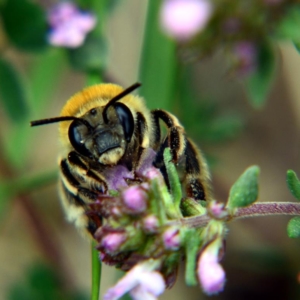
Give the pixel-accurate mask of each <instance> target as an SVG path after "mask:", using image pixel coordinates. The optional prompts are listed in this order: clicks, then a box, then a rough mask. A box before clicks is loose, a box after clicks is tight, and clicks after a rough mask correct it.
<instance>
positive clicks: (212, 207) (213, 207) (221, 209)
mask: <svg viewBox="0 0 300 300" xmlns="http://www.w3.org/2000/svg"><path fill="white" fill-rule="evenodd" d="M208 211H209V213H210V214H211V215H212V216H213V217H214V218H215V219H222V218H225V217H226V216H227V215H228V212H227V210H226V209H225V205H224V203H221V202H217V201H216V200H213V201H210V203H209V205H208Z"/></svg>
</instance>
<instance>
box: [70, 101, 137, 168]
mask: <svg viewBox="0 0 300 300" xmlns="http://www.w3.org/2000/svg"><path fill="white" fill-rule="evenodd" d="M133 132H134V119H133V116H132V113H131V111H130V109H129V108H128V107H127V106H126V105H125V104H122V103H116V104H115V105H114V106H111V107H109V108H108V109H107V110H105V106H102V107H95V108H92V109H90V110H89V111H88V112H86V113H85V114H84V115H83V116H81V117H80V118H79V119H77V120H74V121H73V122H72V123H71V125H70V127H69V130H68V136H69V140H70V143H71V145H72V146H73V148H74V149H75V151H77V152H78V153H79V154H81V155H83V156H86V157H88V158H90V159H92V160H94V161H97V162H99V163H101V164H104V165H115V164H117V162H118V161H119V160H120V159H121V158H122V156H123V155H124V153H125V151H126V149H127V145H128V144H129V143H130V141H131V138H132V135H133Z"/></svg>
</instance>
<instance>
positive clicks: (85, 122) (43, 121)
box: [30, 116, 92, 128]
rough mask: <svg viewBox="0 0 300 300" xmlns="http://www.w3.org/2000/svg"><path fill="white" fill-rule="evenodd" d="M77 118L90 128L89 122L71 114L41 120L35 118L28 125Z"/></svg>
mask: <svg viewBox="0 0 300 300" xmlns="http://www.w3.org/2000/svg"><path fill="white" fill-rule="evenodd" d="M74 120H77V121H79V122H81V123H83V124H84V125H86V126H87V127H88V128H92V126H91V125H90V123H89V122H87V121H86V120H84V119H81V118H76V117H73V116H65V117H56V118H50V119H42V120H36V121H31V122H30V126H31V127H33V126H39V125H46V124H52V123H58V122H63V121H74Z"/></svg>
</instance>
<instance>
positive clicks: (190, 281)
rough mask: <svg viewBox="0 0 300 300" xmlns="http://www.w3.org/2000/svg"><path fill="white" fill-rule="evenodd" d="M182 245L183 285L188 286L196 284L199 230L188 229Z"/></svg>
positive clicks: (199, 240)
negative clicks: (184, 255) (183, 254)
mask: <svg viewBox="0 0 300 300" xmlns="http://www.w3.org/2000/svg"><path fill="white" fill-rule="evenodd" d="M184 235H185V237H184V243H185V245H184V246H185V252H186V264H185V283H186V284H187V285H188V286H195V285H197V284H198V280H197V277H196V267H197V256H198V254H199V246H200V243H201V239H200V232H199V229H194V228H189V229H187V230H186V231H185V232H184Z"/></svg>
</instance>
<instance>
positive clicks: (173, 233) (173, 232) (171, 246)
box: [163, 227, 180, 250]
mask: <svg viewBox="0 0 300 300" xmlns="http://www.w3.org/2000/svg"><path fill="white" fill-rule="evenodd" d="M163 242H164V245H165V247H166V249H168V250H177V249H178V248H179V246H180V232H179V229H178V228H177V227H169V228H168V229H167V230H166V231H165V232H164V233H163Z"/></svg>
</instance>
